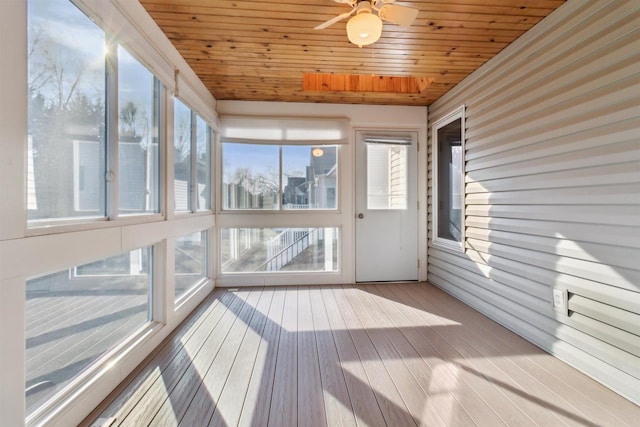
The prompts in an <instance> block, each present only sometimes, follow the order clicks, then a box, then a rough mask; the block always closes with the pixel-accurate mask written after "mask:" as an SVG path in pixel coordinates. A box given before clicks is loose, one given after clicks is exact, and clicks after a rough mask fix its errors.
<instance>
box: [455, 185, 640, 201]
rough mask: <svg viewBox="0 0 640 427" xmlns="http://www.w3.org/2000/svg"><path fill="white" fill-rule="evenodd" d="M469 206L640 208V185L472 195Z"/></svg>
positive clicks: (469, 197)
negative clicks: (602, 206) (601, 205)
mask: <svg viewBox="0 0 640 427" xmlns="http://www.w3.org/2000/svg"><path fill="white" fill-rule="evenodd" d="M465 201H466V203H467V204H469V205H491V204H501V203H509V204H523V205H550V204H556V205H596V204H597V205H600V204H615V205H625V204H634V205H638V204H640V185H638V184H619V185H598V186H593V187H578V188H550V189H544V190H520V191H492V192H486V193H475V194H470V195H468V196H467V197H466V198H465Z"/></svg>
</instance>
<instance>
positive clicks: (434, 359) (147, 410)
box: [80, 284, 640, 427]
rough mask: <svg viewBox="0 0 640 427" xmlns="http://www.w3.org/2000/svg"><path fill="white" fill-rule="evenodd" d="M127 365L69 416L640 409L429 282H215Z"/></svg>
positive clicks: (184, 420)
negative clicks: (137, 361)
mask: <svg viewBox="0 0 640 427" xmlns="http://www.w3.org/2000/svg"><path fill="white" fill-rule="evenodd" d="M136 372H137V376H131V377H129V378H128V379H127V380H126V381H125V382H123V384H122V385H121V386H119V390H120V392H121V394H120V395H115V394H114V395H113V396H111V397H110V398H109V399H106V400H105V402H103V404H101V405H100V406H99V408H97V409H96V411H94V413H93V417H90V418H87V420H85V421H83V423H81V424H80V425H81V426H82V427H86V426H89V425H91V424H92V422H93V420H95V419H101V420H105V419H108V420H109V421H110V422H111V421H113V418H115V421H114V423H113V425H124V426H136V427H137V426H154V427H155V426H167V425H169V426H176V425H178V423H180V422H181V424H182V425H184V426H187V425H188V426H206V425H211V426H214V425H215V426H218V425H219V426H223V425H224V426H235V425H241V426H260V427H262V426H267V425H270V426H278V427H280V426H298V425H300V426H302V425H304V426H307V425H319V426H325V425H327V426H332V427H333V426H349V427H352V426H354V425H358V426H360V427H362V426H385V425H386V426H393V427H395V426H410V425H417V424H419V425H434V426H438V425H439V426H442V425H446V426H453V427H456V426H465V427H466V426H469V425H474V424H475V425H479V426H488V425H490V426H504V425H514V426H515V425H526V426H530V425H531V426H535V425H540V426H546V425H554V426H561V425H584V426H595V425H603V426H616V427H617V426H625V425H626V426H633V425H636V424H637V420H638V419H640V407H638V406H636V405H634V404H633V403H631V402H629V401H626V400H625V399H623V398H622V397H620V396H618V395H615V394H614V393H613V392H611V391H610V390H607V389H605V388H604V387H603V386H601V385H600V384H598V383H596V382H595V381H593V380H592V379H590V378H588V377H586V376H585V375H583V374H581V373H580V372H578V371H576V370H575V369H572V368H570V367H569V366H567V365H566V364H564V363H562V362H561V361H559V360H557V359H555V358H554V357H553V356H551V355H548V354H546V353H544V352H542V351H541V350H540V349H538V348H537V347H535V346H533V345H532V344H530V343H528V342H526V341H525V340H523V339H522V338H520V337H518V336H517V335H515V334H513V333H512V332H510V331H508V330H506V329H504V328H503V327H501V326H499V325H498V324H496V323H495V322H493V321H492V320H490V319H488V318H486V317H485V316H483V315H482V314H480V313H478V312H476V311H474V310H472V309H470V308H469V307H467V306H466V305H464V304H462V303H461V302H460V301H458V300H456V299H454V298H452V297H451V296H449V295H448V294H446V293H444V292H443V291H442V290H440V289H438V288H436V287H433V286H431V285H428V284H387V285H383V284H376V285H373V284H369V285H357V286H351V285H348V286H313V287H307V286H299V287H296V286H293V287H286V288H285V287H280V288H263V287H259V288H241V289H239V290H238V289H230V290H226V289H223V290H216V291H214V293H213V294H212V296H210V297H208V298H207V299H206V301H205V303H204V304H203V305H201V306H200V307H199V308H198V309H197V310H196V312H195V313H194V314H193V316H191V317H190V318H189V319H188V320H187V321H185V323H184V324H183V326H182V327H181V328H180V329H178V330H176V332H175V333H174V334H172V335H171V336H170V337H169V338H167V339H166V340H165V341H164V342H163V344H162V345H161V346H160V347H159V348H158V349H157V350H156V351H154V353H153V354H152V355H150V356H149V357H148V358H147V361H146V362H145V364H144V365H142V366H141V367H139V368H138V369H136ZM112 417H113V418H112Z"/></svg>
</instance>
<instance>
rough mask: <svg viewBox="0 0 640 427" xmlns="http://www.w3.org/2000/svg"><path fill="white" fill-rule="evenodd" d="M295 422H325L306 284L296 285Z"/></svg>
mask: <svg viewBox="0 0 640 427" xmlns="http://www.w3.org/2000/svg"><path fill="white" fill-rule="evenodd" d="M297 335H298V425H300V426H310V427H323V426H326V425H327V418H326V414H325V410H324V407H325V402H324V396H323V392H322V390H323V388H322V386H323V384H322V378H321V376H320V362H319V360H318V346H317V343H316V335H315V330H314V327H313V318H312V313H311V300H310V298H309V288H308V287H303V286H301V287H298V333H297Z"/></svg>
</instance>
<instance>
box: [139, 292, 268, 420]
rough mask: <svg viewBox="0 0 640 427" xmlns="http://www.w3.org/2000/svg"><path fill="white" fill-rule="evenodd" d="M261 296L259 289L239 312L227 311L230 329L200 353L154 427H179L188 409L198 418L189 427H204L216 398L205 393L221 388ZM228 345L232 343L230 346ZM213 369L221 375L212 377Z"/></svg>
mask: <svg viewBox="0 0 640 427" xmlns="http://www.w3.org/2000/svg"><path fill="white" fill-rule="evenodd" d="M261 295H262V290H261V289H255V288H253V289H250V290H249V295H248V296H247V298H246V300H245V302H244V304H243V305H242V307H241V308H240V309H239V310H233V309H230V310H229V313H231V314H232V315H234V316H235V318H234V319H233V321H232V324H231V326H230V327H229V329H228V330H227V331H226V333H224V334H222V333H221V336H220V337H219V339H218V340H217V341H218V342H217V343H216V344H215V345H213V346H212V348H205V347H203V349H202V351H200V353H198V355H197V356H196V357H195V358H194V359H193V363H191V365H190V369H188V370H187V371H186V372H185V373H184V375H183V376H182V378H180V381H179V382H178V384H176V387H175V388H174V389H173V390H172V391H171V393H170V394H169V398H168V399H166V400H165V402H164V404H163V405H162V406H161V407H160V409H159V410H158V412H157V413H156V415H155V416H154V417H153V419H152V420H151V424H152V425H153V426H155V427H163V426H176V425H179V423H180V421H182V419H183V418H184V417H185V414H186V413H187V410H188V409H190V408H192V410H191V413H195V414H194V415H195V416H196V417H197V418H198V420H197V422H196V423H192V424H191V425H206V424H207V423H208V422H209V418H210V414H207V413H204V411H207V412H208V411H209V410H210V408H211V407H215V398H216V397H217V396H216V395H215V394H213V395H212V396H209V392H208V390H212V393H214V392H215V391H217V387H218V383H219V382H223V384H224V380H226V376H227V374H228V372H229V369H231V365H232V364H233V357H235V354H237V351H238V345H239V344H240V342H241V340H242V337H243V336H244V332H245V331H246V328H247V324H248V323H249V319H251V316H252V315H253V312H254V311H255V307H256V304H257V303H258V301H259V299H260V297H261ZM238 336H240V338H238ZM230 341H232V344H231V345H230V344H229V342H230ZM208 350H211V351H208ZM212 369H213V370H215V371H216V373H219V374H220V375H219V376H214V375H211V371H212ZM220 387H221V386H220ZM207 415H209V416H207ZM205 418H206V420H205Z"/></svg>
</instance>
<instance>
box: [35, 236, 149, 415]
mask: <svg viewBox="0 0 640 427" xmlns="http://www.w3.org/2000/svg"><path fill="white" fill-rule="evenodd" d="M152 254H153V251H152V248H150V247H147V248H142V249H136V250H134V251H131V252H126V253H124V254H121V255H118V256H114V257H111V258H107V259H104V260H100V261H97V262H92V263H89V264H85V265H81V266H77V267H74V268H71V269H69V270H63V271H60V272H58V273H54V274H49V275H47V276H44V277H39V278H36V279H31V280H28V281H27V283H26V299H27V306H26V328H27V329H26V368H27V369H26V384H25V390H26V402H27V414H28V413H31V412H32V411H33V410H34V409H35V408H37V407H38V406H39V405H41V404H42V403H44V402H45V401H46V400H48V399H49V398H51V397H52V396H54V395H55V394H57V393H58V392H60V391H61V390H62V389H63V388H64V387H65V386H66V385H68V384H69V383H70V382H71V381H73V380H74V379H75V378H76V377H77V376H78V375H79V374H81V373H82V372H83V371H84V370H86V369H87V368H88V367H89V366H91V365H92V364H93V363H94V362H95V361H96V360H98V359H99V358H100V357H101V356H102V355H104V354H105V353H106V352H108V351H110V350H111V349H113V348H114V347H116V346H117V345H118V344H120V343H121V342H122V341H123V340H125V339H126V338H128V337H129V336H131V335H132V334H133V333H134V332H135V331H136V330H138V329H139V328H140V327H142V326H143V325H145V324H147V323H148V322H149V321H150V320H151V315H150V313H151V302H150V301H151V277H152V275H151V271H152Z"/></svg>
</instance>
